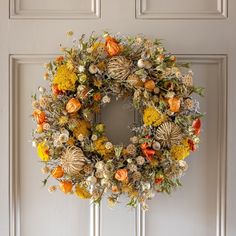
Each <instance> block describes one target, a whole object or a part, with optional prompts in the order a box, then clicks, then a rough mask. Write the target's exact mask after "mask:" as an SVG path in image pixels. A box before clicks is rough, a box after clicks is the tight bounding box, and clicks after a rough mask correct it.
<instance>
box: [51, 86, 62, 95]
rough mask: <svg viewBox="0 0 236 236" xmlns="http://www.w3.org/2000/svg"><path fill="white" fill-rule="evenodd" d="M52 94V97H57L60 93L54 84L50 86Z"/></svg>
mask: <svg viewBox="0 0 236 236" xmlns="http://www.w3.org/2000/svg"><path fill="white" fill-rule="evenodd" d="M52 93H53V94H54V95H58V94H60V93H61V90H60V89H59V88H58V85H57V84H54V85H53V86H52Z"/></svg>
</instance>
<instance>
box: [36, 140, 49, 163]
mask: <svg viewBox="0 0 236 236" xmlns="http://www.w3.org/2000/svg"><path fill="white" fill-rule="evenodd" d="M37 152H38V156H39V157H40V159H41V160H42V161H48V160H49V154H48V153H49V148H48V146H47V145H46V143H45V142H41V143H39V144H38V146H37Z"/></svg>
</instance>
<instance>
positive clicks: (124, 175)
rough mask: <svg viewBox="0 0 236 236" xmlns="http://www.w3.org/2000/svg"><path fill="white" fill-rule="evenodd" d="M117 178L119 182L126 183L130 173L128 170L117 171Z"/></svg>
mask: <svg viewBox="0 0 236 236" xmlns="http://www.w3.org/2000/svg"><path fill="white" fill-rule="evenodd" d="M115 178H116V179H117V180H119V181H125V180H127V179H128V171H127V170H126V169H119V170H117V171H116V174H115Z"/></svg>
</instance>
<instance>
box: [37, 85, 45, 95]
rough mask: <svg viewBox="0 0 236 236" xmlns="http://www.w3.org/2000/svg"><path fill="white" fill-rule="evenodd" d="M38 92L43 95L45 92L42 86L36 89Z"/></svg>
mask: <svg viewBox="0 0 236 236" xmlns="http://www.w3.org/2000/svg"><path fill="white" fill-rule="evenodd" d="M38 90H39V92H40V93H44V92H45V91H46V89H45V88H44V87H42V86H40V87H39V88H38Z"/></svg>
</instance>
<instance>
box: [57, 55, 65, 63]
mask: <svg viewBox="0 0 236 236" xmlns="http://www.w3.org/2000/svg"><path fill="white" fill-rule="evenodd" d="M63 60H64V57H63V56H58V57H56V60H55V61H56V62H57V63H61V62H62V61H63Z"/></svg>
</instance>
